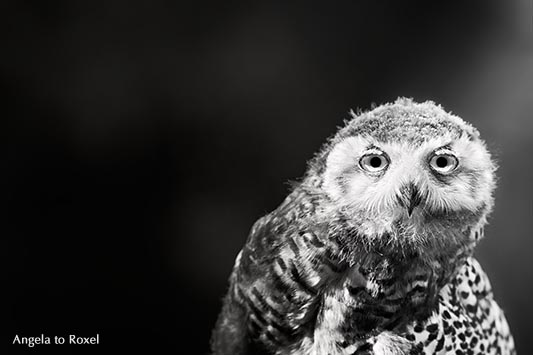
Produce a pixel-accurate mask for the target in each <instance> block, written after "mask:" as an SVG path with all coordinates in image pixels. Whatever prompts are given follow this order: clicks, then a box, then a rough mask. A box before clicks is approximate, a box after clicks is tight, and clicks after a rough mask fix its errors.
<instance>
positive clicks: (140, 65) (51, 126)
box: [0, 0, 533, 354]
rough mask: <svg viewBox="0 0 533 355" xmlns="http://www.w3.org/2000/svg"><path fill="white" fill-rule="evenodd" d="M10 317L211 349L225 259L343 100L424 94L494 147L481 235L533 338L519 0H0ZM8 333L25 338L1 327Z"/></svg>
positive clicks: (503, 289) (514, 315) (528, 14)
mask: <svg viewBox="0 0 533 355" xmlns="http://www.w3.org/2000/svg"><path fill="white" fill-rule="evenodd" d="M0 9H1V10H0V17H1V23H2V25H1V26H2V27H3V30H2V35H1V36H2V47H3V48H2V56H1V57H0V74H1V80H0V85H1V87H2V89H3V90H2V91H3V92H4V94H3V104H2V109H3V110H2V116H3V119H2V125H4V128H3V129H1V134H2V142H5V143H7V145H6V148H4V149H2V150H1V153H0V154H1V155H2V168H1V172H2V174H1V175H2V178H1V179H0V181H2V196H3V200H4V202H5V208H6V212H5V214H4V216H5V217H6V219H5V222H4V223H2V227H1V228H2V229H3V232H2V238H1V243H2V247H1V248H0V249H1V250H2V253H3V254H2V255H3V256H2V260H3V261H4V262H5V266H4V267H3V268H2V269H3V270H4V271H3V272H2V273H1V274H2V279H3V283H4V286H5V287H4V288H3V290H2V293H3V295H4V296H6V298H5V299H7V303H5V304H6V305H7V309H6V310H5V311H4V312H3V314H4V315H7V316H4V317H3V318H4V319H5V323H6V324H7V326H8V330H7V331H3V332H2V337H3V338H4V339H3V343H4V344H8V345H9V344H11V343H12V341H13V338H14V335H15V334H19V336H38V335H40V334H41V333H43V334H45V335H46V336H54V335H59V336H66V335H68V334H78V335H81V336H92V335H95V334H96V333H99V334H100V342H101V344H100V345H99V346H97V347H95V346H92V347H90V346H78V347H76V348H73V347H72V346H70V347H68V346H63V347H57V346H56V347H51V346H48V347H46V346H40V347H38V348H33V349H30V350H32V352H33V353H35V352H39V353H42V352H45V351H48V352H52V353H58V351H59V350H66V351H68V352H69V353H95V352H101V351H103V350H104V348H114V349H116V350H122V351H121V352H123V351H127V350H133V349H141V350H145V351H150V352H149V353H179V354H207V352H208V343H209V337H210V332H211V329H212V327H213V325H214V322H215V320H216V316H217V313H218V311H219V308H220V305H221V302H220V301H221V297H222V296H223V295H224V293H225V290H226V287H227V277H228V275H229V273H230V270H231V268H232V265H233V261H234V258H235V256H236V254H237V253H238V251H239V249H240V248H241V246H242V245H243V243H244V241H245V239H246V236H247V233H248V231H249V229H250V227H251V226H252V224H253V223H254V221H255V220H256V219H257V218H259V217H260V216H262V215H263V214H265V213H267V212H269V211H271V210H272V209H274V208H276V206H277V205H278V204H279V203H280V202H281V201H282V200H283V198H284V196H285V195H286V194H287V192H288V184H287V181H289V180H295V179H297V178H299V177H300V176H301V175H302V174H303V173H304V170H305V163H306V161H307V160H308V159H309V158H311V157H312V156H313V153H314V152H315V151H317V149H318V148H319V147H320V145H321V144H322V143H323V142H324V141H325V139H326V138H327V137H328V136H330V135H331V134H333V133H334V132H335V131H336V127H337V126H339V125H341V124H342V122H343V120H344V119H345V118H348V110H349V109H351V108H353V109H357V108H361V109H368V108H369V107H370V105H371V104H372V103H376V104H380V103H384V102H389V101H392V100H394V99H395V98H396V97H397V96H408V97H413V98H415V99H416V100H418V101H422V100H427V99H431V100H434V101H436V102H438V103H440V104H442V105H443V106H444V108H445V109H447V110H451V111H453V112H454V113H456V114H458V115H460V116H461V117H463V118H465V119H466V120H468V121H470V122H471V123H473V124H474V125H475V126H476V127H478V128H479V130H480V131H481V134H482V136H483V137H484V138H485V139H486V141H487V142H488V145H489V147H490V149H491V151H492V152H493V153H494V154H495V156H496V157H497V160H498V162H499V165H500V169H499V177H500V180H499V187H498V190H497V196H496V208H495V211H494V213H493V215H492V218H491V219H490V225H489V226H488V228H487V229H486V239H485V240H483V242H482V243H481V245H480V246H479V248H478V250H477V255H478V257H479V259H480V261H481V263H482V265H483V266H484V268H485V270H486V271H487V272H488V274H489V275H490V278H491V281H492V284H493V287H494V289H495V294H496V297H497V299H498V300H499V303H500V304H501V305H502V307H503V308H504V309H505V311H506V314H507V317H508V320H509V322H510V324H511V327H512V329H513V333H514V336H515V340H516V343H517V347H518V351H519V353H520V354H530V353H533V338H532V337H531V335H530V331H531V329H530V324H531V319H532V317H533V305H532V304H531V292H533V283H532V281H533V280H532V273H533V258H532V257H531V250H532V248H533V239H532V238H531V237H532V235H531V233H530V232H529V229H530V224H531V221H532V220H533V208H532V202H531V201H532V191H533V188H532V186H533V185H532V184H531V181H532V179H533V164H532V159H531V153H532V152H533V140H532V137H533V132H532V129H533V120H532V117H531V112H533V50H532V45H533V41H532V39H533V32H532V15H533V9H532V3H531V1H527V0H523V1H487V0H483V1H482V0H474V1H468V2H466V1H442V2H429V1H339V2H325V1H324V2H316V3H313V2H309V1H306V2H290V3H288V2H286V1H268V2H255V1H254V2H252V1H249V2H237V1H210V2H209V1H198V2H182V1H179V2H170V1H150V2H142V1H118V0H109V1H106V2H103V3H101V4H97V3H96V2H81V1H66V0H64V1H56V2H53V3H50V2H42V1H3V2H2V4H1V5H0ZM10 349H11V350H9V351H8V352H6V354H11V353H15V352H16V351H19V352H20V351H23V350H24V347H22V346H16V347H13V346H11V347H10Z"/></svg>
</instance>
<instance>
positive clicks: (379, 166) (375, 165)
mask: <svg viewBox="0 0 533 355" xmlns="http://www.w3.org/2000/svg"><path fill="white" fill-rule="evenodd" d="M359 165H360V166H361V168H363V169H364V170H366V171H369V172H371V173H373V172H379V171H382V170H385V169H386V168H387V166H389V160H388V159H387V157H386V156H385V154H376V153H373V154H367V155H365V156H363V157H362V158H361V160H359Z"/></svg>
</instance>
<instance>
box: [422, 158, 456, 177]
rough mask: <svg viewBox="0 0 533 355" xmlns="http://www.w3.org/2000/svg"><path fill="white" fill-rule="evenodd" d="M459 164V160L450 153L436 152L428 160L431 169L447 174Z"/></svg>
mask: <svg viewBox="0 0 533 355" xmlns="http://www.w3.org/2000/svg"><path fill="white" fill-rule="evenodd" d="M457 165H459V161H458V160H457V158H456V157H455V156H454V155H452V154H436V155H434V156H433V157H432V158H431V160H430V161H429V166H430V167H431V169H433V170H435V171H436V172H438V173H441V174H448V173H451V172H452V171H454V170H455V169H456V168H457Z"/></svg>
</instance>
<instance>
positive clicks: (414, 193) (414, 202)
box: [406, 184, 422, 217]
mask: <svg viewBox="0 0 533 355" xmlns="http://www.w3.org/2000/svg"><path fill="white" fill-rule="evenodd" d="M406 192H407V196H408V201H409V203H408V204H407V214H408V215H409V217H411V215H412V214H413V210H414V209H415V207H416V206H418V205H420V202H422V197H421V196H420V192H419V191H418V188H417V187H416V186H415V185H413V184H411V185H409V187H408V189H407V191H406Z"/></svg>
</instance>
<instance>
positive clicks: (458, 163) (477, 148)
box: [323, 102, 495, 239]
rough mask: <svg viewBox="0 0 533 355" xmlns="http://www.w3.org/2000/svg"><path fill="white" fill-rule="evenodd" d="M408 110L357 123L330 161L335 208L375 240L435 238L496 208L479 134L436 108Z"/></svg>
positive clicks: (327, 186)
mask: <svg viewBox="0 0 533 355" xmlns="http://www.w3.org/2000/svg"><path fill="white" fill-rule="evenodd" d="M408 103H409V105H402V104H398V103H396V105H390V106H388V107H385V108H383V107H381V108H379V109H377V110H374V111H371V112H370V113H368V114H367V115H365V116H363V117H356V118H355V119H354V120H353V121H351V122H349V123H348V125H347V127H345V128H344V129H343V130H341V131H340V132H339V134H338V135H337V137H336V138H335V139H334V140H333V141H332V144H331V148H330V151H329V154H328V155H327V158H326V161H325V169H324V172H323V189H324V191H325V193H326V194H327V195H328V197H329V198H330V200H331V201H332V206H335V207H334V208H336V209H340V210H342V212H343V213H344V214H345V215H346V216H348V217H349V218H351V219H352V220H353V221H354V222H355V224H356V225H357V227H358V228H359V232H360V233H361V234H363V235H366V236H369V237H380V236H383V235H385V234H387V235H395V236H397V237H399V238H411V239H413V238H431V234H435V231H436V230H443V229H446V228H448V227H450V226H454V227H457V224H460V223H464V218H465V216H472V218H471V219H472V220H471V221H469V223H477V222H479V221H476V218H477V219H479V218H480V216H481V214H483V213H486V211H487V210H489V209H490V208H491V206H492V191H493V189H494V170H495V168H494V165H493V163H492V161H491V159H490V155H489V153H488V151H487V149H486V148H485V145H484V144H483V142H482V141H481V140H480V139H479V138H478V134H477V131H475V129H473V128H472V127H471V126H469V125H468V124H466V123H465V122H463V121H462V120H460V119H459V118H458V117H455V116H451V115H449V114H447V113H445V112H444V111H442V109H440V107H437V106H435V105H434V104H432V103H429V104H428V103H425V104H414V103H412V102H408ZM481 212H483V213H481ZM432 227H433V228H432ZM459 227H460V226H459Z"/></svg>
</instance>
